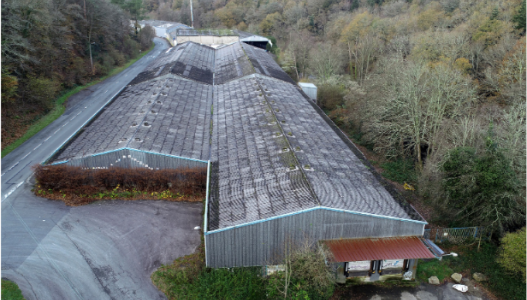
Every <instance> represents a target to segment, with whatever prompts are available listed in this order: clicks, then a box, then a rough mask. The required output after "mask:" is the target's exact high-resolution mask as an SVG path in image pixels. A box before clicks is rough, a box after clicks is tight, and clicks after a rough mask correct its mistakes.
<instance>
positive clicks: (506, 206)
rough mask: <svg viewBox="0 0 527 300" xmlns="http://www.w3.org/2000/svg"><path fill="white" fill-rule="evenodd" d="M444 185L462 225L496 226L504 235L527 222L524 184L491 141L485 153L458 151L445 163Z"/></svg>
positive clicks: (456, 218)
mask: <svg viewBox="0 0 527 300" xmlns="http://www.w3.org/2000/svg"><path fill="white" fill-rule="evenodd" d="M441 170H442V171H443V174H444V181H443V183H442V186H443V189H444V191H445V193H446V195H447V199H448V205H449V206H450V207H451V208H453V212H454V214H455V216H456V217H455V220H456V221H457V222H458V223H459V224H458V225H462V226H472V225H478V226H492V227H493V229H494V230H496V232H498V233H500V234H502V233H503V232H504V231H505V229H506V228H507V227H508V226H515V225H517V224H520V223H521V222H525V204H524V203H523V204H522V203H521V202H522V200H521V197H520V194H521V192H520V182H519V180H518V178H517V176H516V174H515V172H514V171H513V170H512V168H511V162H510V160H509V159H507V158H506V157H505V156H504V155H503V153H502V150H501V149H499V148H498V147H497V145H495V144H494V143H493V142H492V140H491V139H490V138H488V140H487V149H486V150H485V151H484V153H479V154H478V153H476V150H475V149H473V148H462V147H459V148H454V149H452V150H451V151H450V152H449V153H448V156H447V158H446V160H445V161H444V163H443V165H442V167H441Z"/></svg>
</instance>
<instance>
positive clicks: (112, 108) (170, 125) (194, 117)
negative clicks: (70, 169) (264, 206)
mask: <svg viewBox="0 0 527 300" xmlns="http://www.w3.org/2000/svg"><path fill="white" fill-rule="evenodd" d="M211 105H212V86H210V85H204V84H200V83H198V82H195V81H191V80H185V79H179V78H160V79H158V80H154V81H148V82H143V83H140V84H137V85H133V86H130V87H127V88H126V89H125V90H124V91H123V92H122V93H121V94H120V95H119V96H117V98H116V99H115V100H114V101H113V102H112V103H111V104H109V105H108V106H107V107H106V108H105V109H104V110H103V111H102V112H101V113H100V115H99V116H98V117H97V118H96V119H95V120H94V121H93V122H91V124H89V125H88V126H86V127H85V128H84V129H83V130H82V131H81V132H80V134H78V136H77V137H76V138H75V139H74V140H73V141H72V142H70V144H69V145H68V146H67V147H66V148H65V149H64V150H63V151H62V152H61V153H60V154H59V155H58V157H57V158H56V159H55V161H63V160H68V159H72V158H81V157H84V156H89V155H93V154H97V153H101V152H106V151H111V150H115V149H119V148H124V147H128V148H133V149H138V150H144V151H151V152H155V153H162V154H170V155H176V156H181V157H188V158H193V159H200V160H208V158H209V139H210V118H211V111H210V109H211ZM136 139H139V141H137V140H136Z"/></svg>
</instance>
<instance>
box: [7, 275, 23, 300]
mask: <svg viewBox="0 0 527 300" xmlns="http://www.w3.org/2000/svg"><path fill="white" fill-rule="evenodd" d="M2 300H24V296H22V291H21V290H20V289H19V288H18V285H17V284H16V283H14V282H12V281H10V280H5V279H2Z"/></svg>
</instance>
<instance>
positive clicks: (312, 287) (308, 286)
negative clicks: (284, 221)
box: [267, 241, 335, 299]
mask: <svg viewBox="0 0 527 300" xmlns="http://www.w3.org/2000/svg"><path fill="white" fill-rule="evenodd" d="M285 250H286V251H285V252H284V254H285V258H284V260H283V263H284V266H285V269H286V270H285V271H279V272H276V273H275V274H273V275H271V276H269V279H268V284H267V294H268V298H269V299H281V298H282V299H283V298H284V296H286V295H287V298H286V299H329V298H330V297H331V296H332V295H333V291H334V288H335V285H334V274H332V272H331V270H330V269H329V267H328V266H327V265H326V263H325V259H324V256H323V255H322V253H321V252H320V251H319V250H318V248H317V247H315V246H314V245H311V244H310V243H309V242H307V241H305V242H304V243H303V244H299V245H294V244H293V245H286V247H285Z"/></svg>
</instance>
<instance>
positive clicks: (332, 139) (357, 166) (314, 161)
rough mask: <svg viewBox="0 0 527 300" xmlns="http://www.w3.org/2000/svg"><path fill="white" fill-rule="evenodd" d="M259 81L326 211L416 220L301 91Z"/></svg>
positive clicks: (263, 80)
mask: <svg viewBox="0 0 527 300" xmlns="http://www.w3.org/2000/svg"><path fill="white" fill-rule="evenodd" d="M258 81H259V82H260V83H261V85H262V87H263V88H264V91H267V92H265V95H266V98H267V99H268V100H269V101H270V103H271V106H272V107H273V110H274V111H275V114H276V117H277V119H278V121H279V124H280V126H281V127H282V129H283V131H284V132H286V133H287V134H286V135H285V136H286V137H287V139H288V141H289V143H290V144H291V146H292V148H293V149H295V150H296V149H298V150H299V151H295V155H296V157H297V159H298V161H299V163H300V164H301V166H302V168H303V169H304V173H305V174H306V176H307V178H308V179H309V182H310V183H311V186H312V187H313V190H314V192H315V194H316V196H317V198H318V200H319V201H320V204H321V205H322V206H326V207H331V208H337V209H345V210H350V211H357V212H364V213H369V214H375V215H383V216H390V217H396V218H404V219H411V217H410V216H409V215H408V213H407V212H406V211H405V210H404V209H403V208H402V207H401V206H400V205H399V203H397V202H396V201H395V200H394V199H393V197H392V196H391V195H390V194H389V193H388V191H387V190H386V189H385V188H384V187H383V186H382V185H381V184H380V182H379V181H378V180H377V179H376V178H375V177H374V175H373V174H372V172H371V171H370V170H369V169H368V168H366V166H365V165H364V164H363V163H362V161H361V160H360V159H359V158H358V157H357V156H356V155H355V154H354V153H353V152H352V150H351V149H350V147H349V146H348V145H347V144H346V143H345V142H344V141H343V140H342V139H341V137H339V136H338V135H337V134H336V133H335V132H334V131H333V129H332V128H331V127H330V126H329V125H328V124H327V123H326V121H325V120H324V119H323V118H322V117H321V116H320V115H319V113H318V112H317V111H316V110H315V109H314V108H313V107H312V106H311V104H310V103H309V101H310V100H307V99H306V98H304V96H303V95H302V94H301V93H300V91H299V89H298V88H297V87H296V86H294V85H291V84H288V83H286V82H283V81H278V80H273V79H267V78H258Z"/></svg>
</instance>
